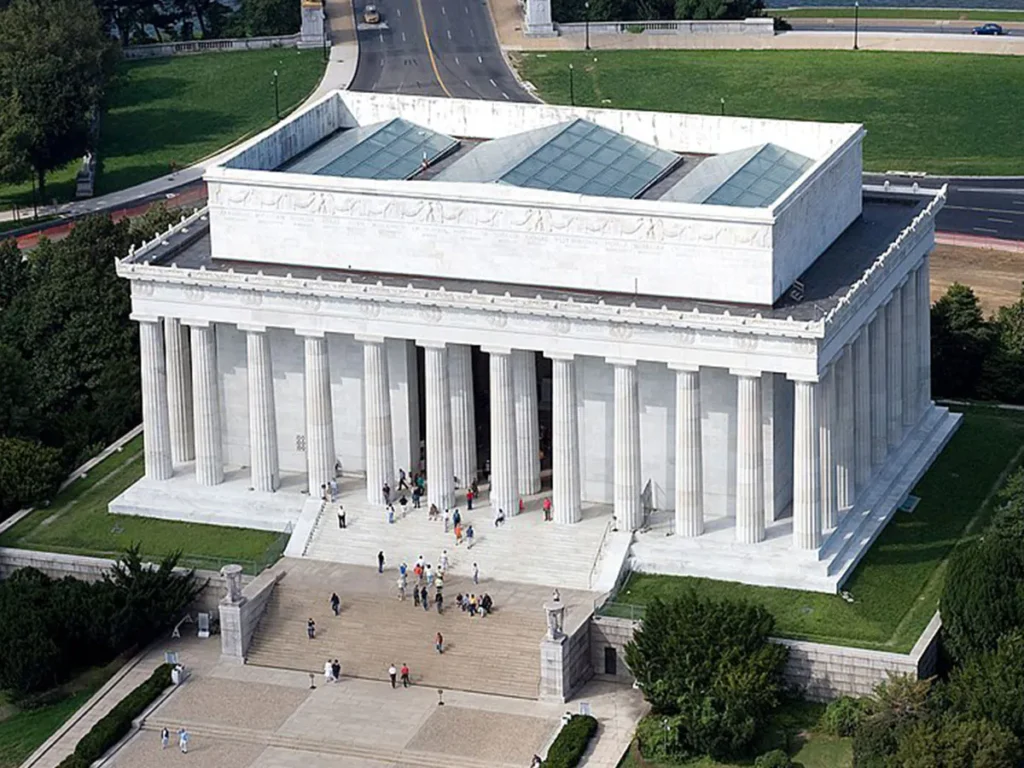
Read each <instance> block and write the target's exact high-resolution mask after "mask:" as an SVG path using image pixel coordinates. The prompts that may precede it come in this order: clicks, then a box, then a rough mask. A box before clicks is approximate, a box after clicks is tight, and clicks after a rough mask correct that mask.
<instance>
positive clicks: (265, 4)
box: [242, 0, 302, 37]
mask: <svg viewBox="0 0 1024 768" xmlns="http://www.w3.org/2000/svg"><path fill="white" fill-rule="evenodd" d="M242 16H243V18H244V19H245V27H246V33H247V34H248V35H251V36H253V37H259V36H261V35H291V34H294V33H295V32H298V31H299V27H300V26H301V24H302V11H301V9H300V8H299V4H298V3H296V2H294V1H293V0H242Z"/></svg>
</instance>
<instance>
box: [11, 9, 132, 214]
mask: <svg viewBox="0 0 1024 768" xmlns="http://www.w3.org/2000/svg"><path fill="white" fill-rule="evenodd" d="M114 56H115V52H114V50H113V48H112V46H111V41H110V39H109V38H108V37H107V35H106V34H105V33H104V31H103V29H102V25H101V20H100V15H99V12H98V11H97V10H96V7H95V6H94V5H93V4H92V2H90V0H14V2H13V3H12V4H11V5H10V6H9V7H8V8H7V9H6V10H4V11H3V12H2V15H0V134H2V135H3V136H4V140H3V141H0V174H3V176H4V177H5V178H6V179H8V180H12V181H22V180H23V179H24V174H25V170H26V168H27V167H31V168H32V170H33V172H34V174H35V176H36V179H37V180H38V183H39V194H40V197H41V198H42V199H44V200H45V190H46V174H47V172H49V171H52V170H54V169H56V168H61V167H63V166H64V165H66V164H67V163H68V162H70V161H71V160H74V159H75V158H77V157H80V156H81V155H83V154H84V153H85V150H86V148H87V147H88V144H89V134H90V126H91V121H92V118H93V115H94V114H95V112H96V110H97V109H98V108H99V105H100V100H101V99H102V97H103V86H104V83H105V81H106V79H107V76H108V75H109V73H110V72H111V71H112V67H113V64H114V61H115V58H114Z"/></svg>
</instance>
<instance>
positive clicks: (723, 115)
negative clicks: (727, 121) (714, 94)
mask: <svg viewBox="0 0 1024 768" xmlns="http://www.w3.org/2000/svg"><path fill="white" fill-rule="evenodd" d="M721 103H722V117H725V96H723V97H722V99H721Z"/></svg>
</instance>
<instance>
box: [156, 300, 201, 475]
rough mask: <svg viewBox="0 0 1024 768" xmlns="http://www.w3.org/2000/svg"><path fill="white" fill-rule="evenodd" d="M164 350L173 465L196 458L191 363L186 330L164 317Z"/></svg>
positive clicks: (177, 321)
mask: <svg viewBox="0 0 1024 768" xmlns="http://www.w3.org/2000/svg"><path fill="white" fill-rule="evenodd" d="M164 347H165V349H166V351H167V410H168V413H169V414H170V419H171V458H172V459H173V460H174V463H175V464H181V463H183V462H186V461H192V459H194V458H195V457H196V441H195V435H194V432H193V425H192V361H191V360H190V359H189V351H188V328H185V327H183V326H182V324H181V320H179V319H178V318H176V317H165V318H164Z"/></svg>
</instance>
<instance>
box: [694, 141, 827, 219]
mask: <svg viewBox="0 0 1024 768" xmlns="http://www.w3.org/2000/svg"><path fill="white" fill-rule="evenodd" d="M810 164H811V159H810V158H808V157H804V156H803V155H799V154H797V153H796V152H790V151H789V150H786V149H783V148H782V147H779V146H776V145H775V144H766V145H765V146H764V147H762V148H761V150H760V151H759V152H758V153H757V154H756V155H754V156H753V157H752V158H750V160H748V161H747V162H746V164H745V165H744V166H743V167H742V168H740V169H739V170H738V171H737V172H736V173H734V174H733V175H732V176H731V177H729V179H728V180H727V181H726V182H725V183H724V184H722V185H721V186H720V187H719V188H718V189H716V190H715V191H714V192H713V193H711V195H710V196H709V197H708V198H707V199H706V200H705V201H704V202H705V203H708V204H710V205H740V206H744V207H748V208H762V207H765V206H768V205H771V204H772V203H773V202H775V201H776V200H777V199H778V198H779V196H780V195H782V193H783V192H785V191H786V190H787V189H789V187H790V185H791V184H793V182H795V181H796V180H797V179H798V178H800V176H801V174H803V172H804V171H805V170H807V167H808V166H809V165H810Z"/></svg>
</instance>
